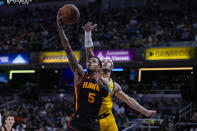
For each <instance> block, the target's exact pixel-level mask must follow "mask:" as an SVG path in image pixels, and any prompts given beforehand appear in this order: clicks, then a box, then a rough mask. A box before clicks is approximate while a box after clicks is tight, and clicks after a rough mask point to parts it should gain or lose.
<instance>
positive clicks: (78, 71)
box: [57, 9, 84, 78]
mask: <svg viewBox="0 0 197 131" xmlns="http://www.w3.org/2000/svg"><path fill="white" fill-rule="evenodd" d="M62 16H63V15H62V10H61V9H60V10H59V11H58V14H57V28H58V31H59V36H60V40H61V44H62V46H63V47H64V49H65V51H66V54H67V57H68V61H69V64H70V68H71V70H72V72H73V73H74V74H75V76H76V75H78V76H79V77H80V78H82V77H83V75H84V72H83V68H82V67H81V66H80V65H79V64H78V62H77V59H76V57H75V55H74V53H73V51H72V49H71V46H70V44H69V42H68V39H67V37H66V35H65V33H64V30H63V28H62V25H61V21H60V20H61V18H62Z"/></svg>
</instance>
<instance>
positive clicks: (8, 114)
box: [4, 112, 15, 121]
mask: <svg viewBox="0 0 197 131" xmlns="http://www.w3.org/2000/svg"><path fill="white" fill-rule="evenodd" d="M4 117H5V119H4V121H5V120H6V119H7V118H8V117H14V118H15V114H14V112H8V113H7V114H6V115H5V116H4Z"/></svg>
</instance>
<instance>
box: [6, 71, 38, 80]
mask: <svg viewBox="0 0 197 131" xmlns="http://www.w3.org/2000/svg"><path fill="white" fill-rule="evenodd" d="M35 72H36V71H35V70H11V71H10V72H9V79H10V80H11V79H12V74H14V73H18V74H20V73H35Z"/></svg>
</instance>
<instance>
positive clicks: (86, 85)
mask: <svg viewBox="0 0 197 131" xmlns="http://www.w3.org/2000/svg"><path fill="white" fill-rule="evenodd" d="M82 88H88V89H92V90H96V91H98V92H100V90H99V86H98V84H95V83H92V82H84V83H83V86H82Z"/></svg>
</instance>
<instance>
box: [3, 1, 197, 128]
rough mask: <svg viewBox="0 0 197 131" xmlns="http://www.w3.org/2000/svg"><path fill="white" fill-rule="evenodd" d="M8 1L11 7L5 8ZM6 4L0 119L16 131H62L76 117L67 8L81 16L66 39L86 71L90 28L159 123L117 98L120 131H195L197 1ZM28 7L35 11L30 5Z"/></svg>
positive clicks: (126, 86) (117, 74)
mask: <svg viewBox="0 0 197 131" xmlns="http://www.w3.org/2000/svg"><path fill="white" fill-rule="evenodd" d="M7 2H10V3H9V4H7ZM25 2H26V3H24V4H22V3H20V4H19V2H17V1H15V2H14V1H0V112H1V114H2V116H4V115H6V113H7V111H14V112H15V114H16V123H15V125H14V128H15V129H16V131H64V130H66V129H67V122H68V121H69V119H70V116H71V114H72V113H73V111H74V108H73V107H74V105H73V104H74V103H73V102H74V98H73V96H74V95H73V92H74V90H73V89H74V88H73V74H72V72H71V70H70V68H69V65H68V60H67V57H66V54H65V53H64V51H63V47H62V46H61V43H60V40H59V36H58V32H57V29H56V14H57V11H58V10H59V8H60V7H62V6H63V5H65V4H68V3H72V4H75V5H76V6H77V7H78V8H79V10H80V15H81V17H80V20H79V21H78V23H76V24H74V25H71V26H68V27H67V28H66V30H65V31H66V33H67V36H68V38H69V41H70V44H71V46H72V49H73V50H74V51H75V55H76V57H77V60H78V61H79V63H80V64H82V65H83V67H84V69H85V53H84V52H85V50H84V31H83V29H82V26H83V25H84V24H85V23H87V22H88V21H92V22H93V23H96V24H98V25H97V27H96V29H95V30H94V31H93V32H92V34H93V36H92V37H93V41H94V47H95V48H94V50H95V55H96V56H98V57H100V58H102V57H111V59H112V60H113V61H114V66H115V68H114V70H113V72H112V78H113V80H114V81H116V82H118V83H119V84H120V85H121V87H122V89H123V91H124V92H125V93H127V94H128V95H129V96H131V97H133V98H134V99H135V100H137V101H138V102H139V103H140V104H141V105H143V106H144V107H146V108H148V109H153V110H157V116H156V117H154V118H151V119H150V118H146V117H145V116H143V115H142V114H139V113H138V112H136V111H134V110H132V109H130V108H129V107H128V106H127V105H126V104H124V103H123V102H121V101H119V100H118V98H116V97H115V98H114V107H113V113H114V116H115V118H116V122H117V125H118V128H119V130H124V131H195V130H197V110H196V104H197V95H196V93H197V88H196V86H197V58H196V55H197V54H196V51H195V50H196V46H197V30H196V29H197V9H196V7H197V1H196V0H78V1H77V0H64V1H63V0H62V1H53V0H30V1H28V0H27V1H25ZM28 2H29V4H27V3H28Z"/></svg>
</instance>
